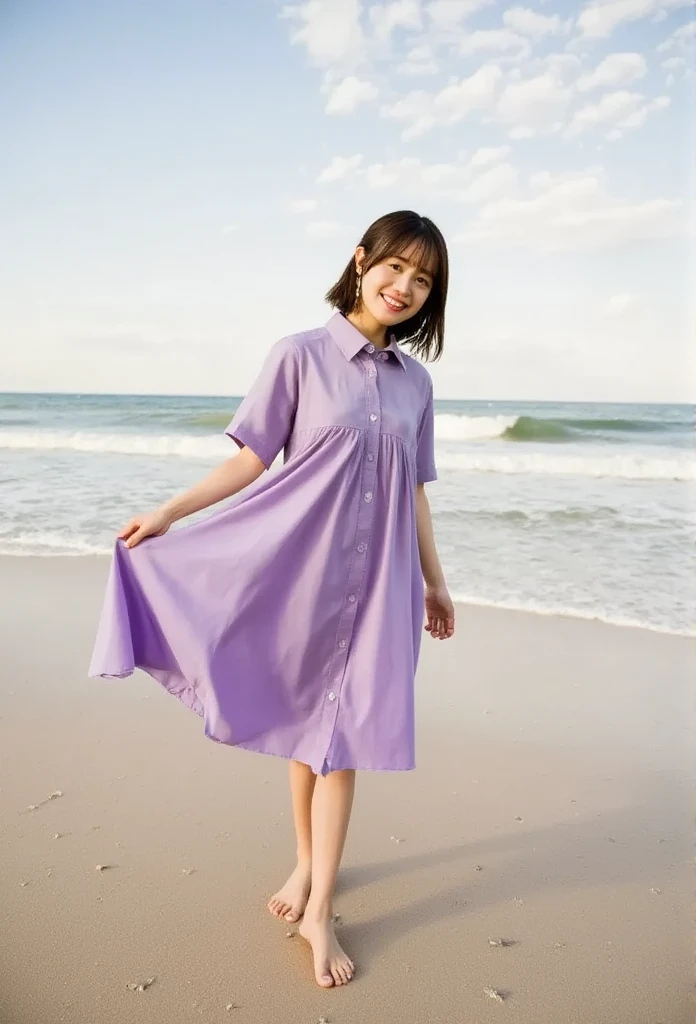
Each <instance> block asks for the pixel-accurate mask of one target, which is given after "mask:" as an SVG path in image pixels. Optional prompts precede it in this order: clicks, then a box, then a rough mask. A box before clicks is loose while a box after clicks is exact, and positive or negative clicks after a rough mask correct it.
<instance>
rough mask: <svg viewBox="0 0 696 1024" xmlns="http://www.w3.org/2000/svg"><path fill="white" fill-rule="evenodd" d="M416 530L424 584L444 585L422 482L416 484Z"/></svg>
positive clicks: (432, 585)
mask: <svg viewBox="0 0 696 1024" xmlns="http://www.w3.org/2000/svg"><path fill="white" fill-rule="evenodd" d="M416 530H417V533H418V553H419V555H420V564H421V570H422V572H423V579H424V580H425V584H426V586H428V587H440V586H445V577H444V576H443V573H442V566H441V565H440V559H439V558H438V556H437V551H436V549H435V538H434V536H433V521H432V518H431V516H430V503H429V502H428V498H427V495H426V493H425V485H424V484H416Z"/></svg>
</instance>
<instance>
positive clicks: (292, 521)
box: [89, 313, 437, 775]
mask: <svg viewBox="0 0 696 1024" xmlns="http://www.w3.org/2000/svg"><path fill="white" fill-rule="evenodd" d="M225 433H226V434H228V435H229V436H230V437H231V438H233V439H234V441H235V442H236V443H237V444H238V445H239V447H240V448H241V447H244V445H248V446H249V448H251V449H252V451H254V452H255V453H256V454H257V455H258V456H259V458H260V459H261V460H262V461H263V462H264V463H265V465H266V466H267V467H269V466H270V465H271V463H273V461H274V459H275V458H276V456H277V455H278V454H279V452H280V451H281V449H284V460H283V465H282V466H281V467H280V468H279V469H278V470H277V471H275V470H274V472H273V473H271V474H264V475H263V476H262V477H261V478H260V479H259V480H257V481H255V482H254V483H253V484H251V485H250V486H249V487H246V488H245V489H244V490H243V491H241V492H240V493H239V494H237V495H235V496H234V498H233V499H232V500H231V501H229V502H227V503H226V504H224V505H222V506H221V507H220V508H218V509H217V510H216V511H214V512H213V513H212V514H211V515H209V516H208V517H207V518H204V519H201V520H199V521H197V522H194V523H190V524H188V525H187V526H182V527H180V528H179V529H176V528H175V529H173V530H170V531H169V532H168V533H166V534H163V535H162V536H161V537H149V538H147V539H146V540H144V541H141V542H140V543H139V544H137V545H136V546H135V547H134V548H127V547H126V546H125V544H124V542H123V541H122V540H117V541H116V546H115V550H114V554H113V560H112V562H111V568H110V573H109V578H108V583H107V588H106V596H105V601H104V607H103V610H102V614H101V620H100V623H99V629H98V633H97V638H96V643H95V647H94V653H93V655H92V661H91V664H90V667H89V675H90V676H92V677H103V678H111V677H117V678H122V677H124V676H128V675H131V674H132V672H133V670H134V668H136V667H137V668H141V669H142V670H143V671H145V672H147V673H149V674H150V675H151V676H153V677H154V678H155V679H156V680H158V681H159V682H160V683H161V684H162V685H163V686H164V687H166V689H167V690H168V691H169V692H170V693H173V694H174V695H175V696H177V697H178V698H179V699H180V700H181V701H183V703H184V704H186V705H187V707H189V708H191V709H193V710H194V711H196V712H197V713H198V714H199V715H201V717H202V718H203V720H204V727H205V735H206V736H208V737H210V739H213V740H217V741H218V742H221V743H228V744H231V745H233V746H238V747H244V748H245V749H246V750H255V751H258V752H260V753H264V754H274V755H278V756H280V757H288V758H295V759H297V760H298V761H304V762H306V763H307V764H308V765H310V766H311V768H312V770H313V771H314V772H315V773H316V774H322V775H326V774H327V773H328V772H329V771H334V770H338V769H341V768H362V769H371V770H374V771H380V770H382V771H386V770H399V769H400V770H408V769H411V768H414V767H415V750H414V747H415V744H414V733H415V729H414V678H415V672H416V666H417V663H418V656H419V652H420V643H421V635H422V631H423V623H424V600H423V598H424V595H423V577H422V572H421V568H420V560H419V553H418V540H417V534H416V516H415V490H416V482H419V483H424V482H426V481H428V480H435V479H437V473H436V469H435V460H434V417H433V389H432V379H431V377H430V374H429V372H428V370H427V369H426V368H425V366H424V365H423V364H422V363H420V362H418V361H417V360H416V359H414V358H413V357H412V356H410V355H407V354H406V353H405V352H403V351H401V349H399V347H398V345H397V344H396V342H395V340H394V339H393V337H392V338H391V341H390V344H389V345H388V347H387V348H386V349H383V350H381V351H380V350H379V349H376V348H375V347H374V346H373V345H371V344H370V343H369V342H368V341H367V339H366V338H365V337H364V336H363V335H362V334H361V333H360V332H359V331H358V330H357V329H356V328H355V327H353V325H352V324H351V323H350V322H349V321H348V320H347V319H346V318H345V317H344V316H342V315H341V314H340V313H336V314H335V315H334V316H332V317H331V319H330V320H329V321H328V323H327V324H326V326H325V327H320V328H318V329H316V330H311V331H304V332H302V333H301V334H295V335H293V336H291V337H286V338H283V339H282V340H280V341H278V342H276V343H275V344H274V345H273V347H272V348H271V349H270V351H269V353H268V355H267V357H266V360H265V363H264V365H263V367H262V370H261V372H260V374H259V376H258V378H257V379H256V381H255V382H254V384H253V385H252V387H251V390H250V391H249V393H248V394H247V396H246V397H245V398H244V400H243V401H242V403H241V405H240V406H239V408H238V410H237V412H236V413H235V415H234V417H233V419H232V422H231V423H230V424H229V426H228V427H227V429H226V431H225Z"/></svg>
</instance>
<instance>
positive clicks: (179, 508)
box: [118, 446, 266, 548]
mask: <svg viewBox="0 0 696 1024" xmlns="http://www.w3.org/2000/svg"><path fill="white" fill-rule="evenodd" d="M265 468H266V466H265V464H264V463H263V462H262V461H261V459H260V458H259V457H258V456H257V455H255V454H254V452H253V451H252V450H251V448H249V447H248V446H245V447H244V448H242V450H241V451H240V452H238V453H237V454H236V455H235V456H233V457H232V458H231V459H225V461H224V462H222V463H221V464H220V465H219V466H216V467H215V469H213V470H212V471H211V472H210V473H209V474H208V476H206V477H205V478H204V479H203V480H201V481H200V483H197V484H194V485H193V487H190V488H189V489H188V491H184V492H183V494H176V495H175V496H174V497H173V498H170V499H169V501H165V503H164V504H163V505H160V507H159V508H158V509H156V510H155V511H154V512H148V513H147V514H145V515H138V516H133V518H132V519H131V520H130V521H129V522H128V523H127V524H126V525H125V526H124V527H123V529H122V530H121V532H120V533H119V534H118V537H119V538H120V539H121V540H122V541H123V542H124V543H125V545H126V547H127V548H132V547H135V545H136V544H139V543H140V542H141V541H142V540H145V538H146V537H161V536H162V534H163V533H166V532H167V530H168V529H169V527H170V526H171V525H172V523H175V522H176V520H177V519H183V518H184V516H188V515H191V513H192V512H199V511H200V510H201V509H202V508H207V507H208V505H214V504H215V502H217V501H222V499H223V498H231V497H232V495H233V494H236V493H237V491H241V490H242V488H243V487H247V486H248V485H249V484H250V483H252V482H253V481H254V480H256V478H257V477H259V476H261V474H262V473H263V471H264V469H265Z"/></svg>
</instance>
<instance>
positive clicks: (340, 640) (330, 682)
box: [320, 345, 386, 770]
mask: <svg viewBox="0 0 696 1024" xmlns="http://www.w3.org/2000/svg"><path fill="white" fill-rule="evenodd" d="M367 351H368V352H370V353H372V352H374V351H375V348H374V346H373V345H368V346H367ZM383 355H386V353H383ZM362 362H363V365H364V366H365V373H366V377H367V380H366V399H367V409H366V412H367V427H366V430H365V449H366V458H365V462H364V464H363V473H362V480H361V493H360V499H359V505H358V514H357V523H356V531H355V532H356V539H357V538H358V537H359V538H360V540H359V542H357V543H355V544H354V548H353V557H352V559H351V564H350V569H349V572H348V578H347V580H346V591H345V595H346V596H345V601H344V607H343V611H342V613H341V615H340V617H339V623H338V630H337V638H336V646H335V648H334V654H333V657H332V659H331V665H330V671H329V674H328V678H327V686H328V687H331V688H330V689H328V690H327V692H326V699H325V701H324V713H323V716H322V725H321V727H320V733H321V742H322V748H323V751H324V760H323V765H322V770H323V768H324V766H327V767H328V765H329V751H330V749H331V741H332V739H333V733H334V729H335V727H336V720H337V718H338V711H339V707H340V695H341V687H342V685H343V678H344V675H345V669H346V662H347V659H348V654H349V650H350V639H351V636H352V633H353V626H354V624H355V616H356V615H357V609H358V604H359V600H358V598H359V594H360V588H361V584H362V580H363V577H364V574H365V563H366V558H367V551H368V541H369V537H370V534H371V531H372V521H373V515H374V512H373V508H374V506H373V503H372V499H373V496H374V485H375V481H376V474H377V465H376V458H375V453H376V452H377V448H378V441H379V434H380V424H381V408H380V402H379V391H378V388H377V382H376V368H375V365H374V359H372V358H369V357H368V358H367V359H363V360H362ZM370 370H372V372H370ZM363 537H364V538H366V539H362V538H363Z"/></svg>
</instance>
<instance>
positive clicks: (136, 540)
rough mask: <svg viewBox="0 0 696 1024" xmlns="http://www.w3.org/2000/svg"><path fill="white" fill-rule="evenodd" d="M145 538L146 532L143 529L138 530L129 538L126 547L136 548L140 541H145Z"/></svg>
mask: <svg viewBox="0 0 696 1024" xmlns="http://www.w3.org/2000/svg"><path fill="white" fill-rule="evenodd" d="M144 536H145V533H144V531H143V530H142V529H140V530H137V531H136V532H135V533H134V534H133V536H132V537H129V538H128V540H127V541H126V547H127V548H132V547H135V545H136V544H139V543H140V541H141V540H142V539H143V537H144Z"/></svg>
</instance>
